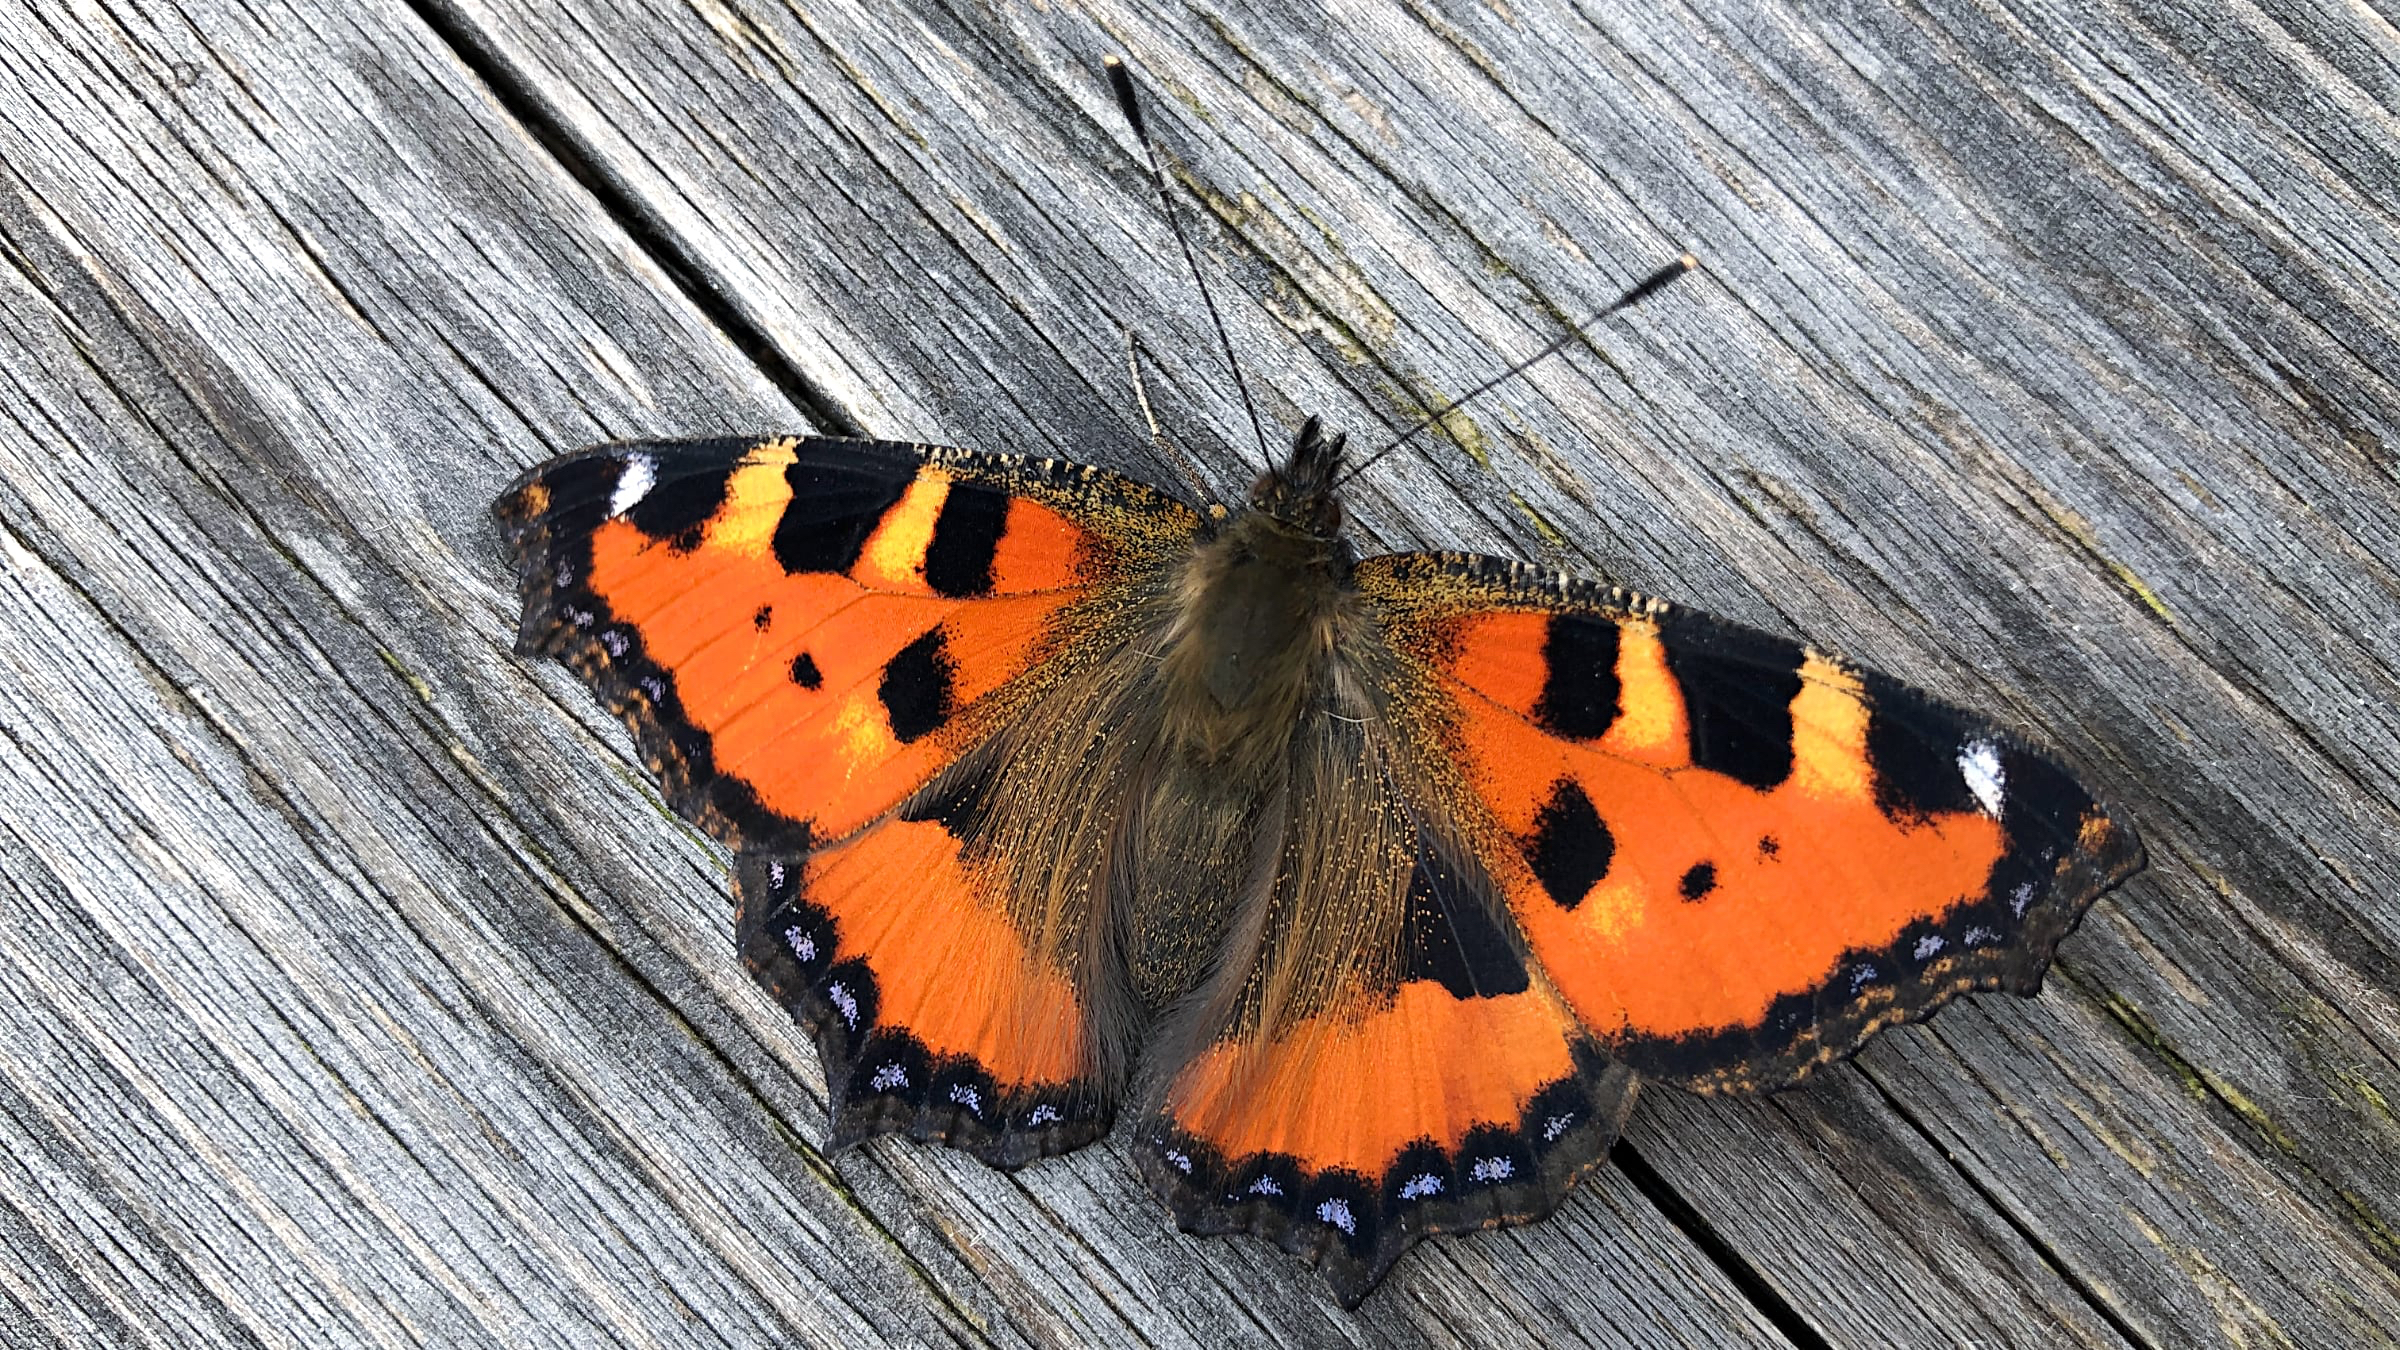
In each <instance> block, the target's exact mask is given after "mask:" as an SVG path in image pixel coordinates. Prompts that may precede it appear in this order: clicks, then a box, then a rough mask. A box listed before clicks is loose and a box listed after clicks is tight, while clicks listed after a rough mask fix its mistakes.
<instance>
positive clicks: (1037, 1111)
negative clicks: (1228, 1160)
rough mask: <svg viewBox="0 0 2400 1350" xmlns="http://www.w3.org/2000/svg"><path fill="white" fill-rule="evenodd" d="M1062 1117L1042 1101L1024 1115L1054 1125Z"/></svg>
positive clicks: (1032, 1122)
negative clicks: (1028, 1113)
mask: <svg viewBox="0 0 2400 1350" xmlns="http://www.w3.org/2000/svg"><path fill="white" fill-rule="evenodd" d="M1063 1118H1064V1117H1062V1116H1060V1115H1059V1114H1058V1108H1057V1107H1055V1106H1052V1105H1051V1104H1050V1103H1048V1102H1044V1103H1042V1104H1041V1105H1040V1106H1037V1107H1035V1108H1033V1114H1031V1115H1029V1116H1027V1117H1025V1123H1026V1124H1028V1125H1055V1124H1057V1123H1058V1122H1059V1121H1060V1120H1061V1119H1063ZM1167 1156H1168V1157H1170V1158H1172V1157H1174V1156H1175V1155H1173V1154H1171V1153H1170V1154H1168V1155H1167ZM1185 1170H1186V1171H1189V1170H1190V1169H1189V1168H1186V1169H1185Z"/></svg>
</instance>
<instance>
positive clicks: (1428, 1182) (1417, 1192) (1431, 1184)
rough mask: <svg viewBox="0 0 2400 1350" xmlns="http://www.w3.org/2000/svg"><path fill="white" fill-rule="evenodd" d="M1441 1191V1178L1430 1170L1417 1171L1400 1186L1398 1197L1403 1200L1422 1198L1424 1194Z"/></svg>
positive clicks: (1437, 1193)
mask: <svg viewBox="0 0 2400 1350" xmlns="http://www.w3.org/2000/svg"><path fill="white" fill-rule="evenodd" d="M1441 1193H1442V1179H1441V1178H1440V1177H1437V1176H1435V1175H1434V1174H1433V1173H1431V1172H1419V1173H1417V1174H1416V1175H1415V1176H1413V1177H1410V1178H1409V1179H1408V1181H1407V1182H1406V1184H1404V1185H1402V1186H1401V1187H1400V1198H1401V1199H1403V1200H1422V1199H1424V1198H1425V1197H1426V1196H1429V1195H1440V1194H1441Z"/></svg>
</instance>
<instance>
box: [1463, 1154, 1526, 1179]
mask: <svg viewBox="0 0 2400 1350" xmlns="http://www.w3.org/2000/svg"><path fill="white" fill-rule="evenodd" d="M1516 1174H1517V1165H1516V1164H1515V1163H1513V1162H1510V1161H1509V1160H1508V1159H1506V1158H1478V1159H1476V1160H1475V1166H1474V1169H1473V1170H1472V1171H1470V1172H1469V1173H1468V1175H1469V1176H1472V1177H1474V1178H1475V1179H1476V1180H1477V1181H1481V1182H1486V1183H1489V1182H1494V1181H1506V1180H1508V1179H1509V1178H1510V1177H1513V1176H1515V1175H1516Z"/></svg>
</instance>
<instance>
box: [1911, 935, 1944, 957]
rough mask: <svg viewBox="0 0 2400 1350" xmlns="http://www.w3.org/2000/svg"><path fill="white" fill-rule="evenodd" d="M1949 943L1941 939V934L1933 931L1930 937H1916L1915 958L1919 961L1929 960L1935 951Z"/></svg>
mask: <svg viewBox="0 0 2400 1350" xmlns="http://www.w3.org/2000/svg"><path fill="white" fill-rule="evenodd" d="M1949 945H1950V944H1949V943H1948V942H1945V941H1944V940H1943V939H1942V935H1941V934H1939V933H1935V934H1933V935H1932V936H1930V937H1921V938H1918V939H1917V947H1916V952H1917V959H1918V960H1920V961H1924V960H1929V959H1931V958H1932V956H1933V954H1934V953H1935V952H1938V951H1940V950H1941V949H1942V948H1944V947H1947V946H1949Z"/></svg>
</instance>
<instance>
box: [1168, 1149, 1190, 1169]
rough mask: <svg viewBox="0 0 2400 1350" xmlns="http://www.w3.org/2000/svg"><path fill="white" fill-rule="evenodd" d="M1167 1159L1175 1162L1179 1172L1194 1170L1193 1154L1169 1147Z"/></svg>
mask: <svg viewBox="0 0 2400 1350" xmlns="http://www.w3.org/2000/svg"><path fill="white" fill-rule="evenodd" d="M1167 1161H1168V1162H1171V1163H1173V1164H1175V1170H1176V1171H1178V1172H1190V1171H1191V1170H1192V1155H1191V1154H1189V1153H1178V1152H1176V1151H1175V1150H1173V1149H1168V1150H1167Z"/></svg>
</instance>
